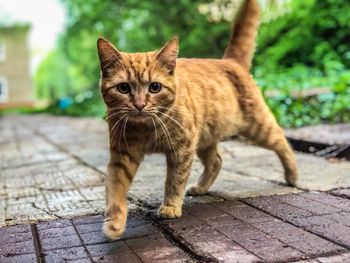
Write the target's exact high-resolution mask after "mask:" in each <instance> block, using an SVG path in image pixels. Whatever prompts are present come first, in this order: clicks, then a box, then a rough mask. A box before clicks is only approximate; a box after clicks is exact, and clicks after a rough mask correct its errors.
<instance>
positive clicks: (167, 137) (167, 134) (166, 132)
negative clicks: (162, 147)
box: [154, 115, 175, 155]
mask: <svg viewBox="0 0 350 263" xmlns="http://www.w3.org/2000/svg"><path fill="white" fill-rule="evenodd" d="M154 116H155V117H156V119H157V120H158V122H159V124H160V126H161V128H162V130H163V132H164V136H165V138H166V140H167V142H168V144H169V147H170V148H171V149H170V150H171V151H172V152H173V154H174V155H175V148H174V144H173V141H172V139H171V136H170V133H169V130H168V128H167V127H166V125H165V124H164V122H163V121H162V119H161V118H159V117H158V116H157V115H154Z"/></svg>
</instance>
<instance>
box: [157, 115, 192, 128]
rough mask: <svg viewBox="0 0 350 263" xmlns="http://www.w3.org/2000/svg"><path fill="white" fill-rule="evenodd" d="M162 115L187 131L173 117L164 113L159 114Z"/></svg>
mask: <svg viewBox="0 0 350 263" xmlns="http://www.w3.org/2000/svg"><path fill="white" fill-rule="evenodd" d="M159 113H160V114H162V115H163V116H165V117H167V118H169V119H170V120H172V121H173V122H174V123H175V124H177V125H178V126H179V127H180V128H181V129H183V130H187V128H186V127H185V126H183V125H182V124H180V123H179V122H178V121H177V120H175V119H174V118H173V117H171V116H169V115H168V114H166V113H163V112H159Z"/></svg>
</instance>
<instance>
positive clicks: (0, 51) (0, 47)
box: [0, 40, 6, 62]
mask: <svg viewBox="0 0 350 263" xmlns="http://www.w3.org/2000/svg"><path fill="white" fill-rule="evenodd" d="M5 59H6V45H5V42H4V41H1V40H0V62H2V61H5Z"/></svg>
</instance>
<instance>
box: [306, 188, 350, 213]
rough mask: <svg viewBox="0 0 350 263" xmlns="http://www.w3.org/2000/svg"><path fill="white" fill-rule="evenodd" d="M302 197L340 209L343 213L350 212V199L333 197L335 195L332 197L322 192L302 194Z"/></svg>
mask: <svg viewBox="0 0 350 263" xmlns="http://www.w3.org/2000/svg"><path fill="white" fill-rule="evenodd" d="M300 195H301V196H303V197H305V198H309V199H311V200H315V201H318V202H320V203H322V204H326V205H329V206H333V207H336V208H339V209H341V210H342V211H345V212H350V200H349V199H346V198H341V197H337V196H333V195H330V194H327V193H320V192H308V193H301V194H300Z"/></svg>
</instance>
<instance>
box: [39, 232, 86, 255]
mask: <svg viewBox="0 0 350 263" xmlns="http://www.w3.org/2000/svg"><path fill="white" fill-rule="evenodd" d="M39 237H40V243H41V247H42V249H43V251H48V250H57V249H61V248H72V247H79V246H82V245H83V244H82V243H81V241H80V238H79V237H78V235H76V234H75V235H70V236H58V237H48V238H42V237H41V236H40V232H39Z"/></svg>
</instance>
